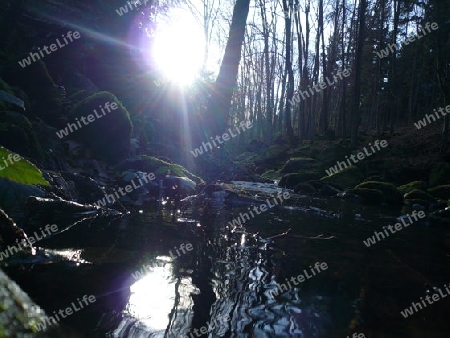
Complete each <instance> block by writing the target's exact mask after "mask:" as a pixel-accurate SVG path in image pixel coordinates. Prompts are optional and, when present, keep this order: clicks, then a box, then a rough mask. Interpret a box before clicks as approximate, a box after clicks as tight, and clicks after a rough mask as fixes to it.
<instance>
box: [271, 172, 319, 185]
mask: <svg viewBox="0 0 450 338" xmlns="http://www.w3.org/2000/svg"><path fill="white" fill-rule="evenodd" d="M319 178H320V174H318V173H317V172H302V173H297V174H286V175H284V176H283V177H282V178H281V180H280V182H279V183H278V186H279V187H283V188H288V189H293V188H294V187H295V186H296V185H297V184H299V183H304V182H306V181H311V180H318V179H319Z"/></svg>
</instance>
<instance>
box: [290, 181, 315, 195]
mask: <svg viewBox="0 0 450 338" xmlns="http://www.w3.org/2000/svg"><path fill="white" fill-rule="evenodd" d="M294 192H295V193H297V194H301V193H303V194H315V193H317V190H316V188H314V187H313V186H312V185H311V184H308V183H299V184H297V185H296V186H295V187H294Z"/></svg>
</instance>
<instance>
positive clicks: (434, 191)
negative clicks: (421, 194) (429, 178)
mask: <svg viewBox="0 0 450 338" xmlns="http://www.w3.org/2000/svg"><path fill="white" fill-rule="evenodd" d="M428 193H429V194H430V195H431V196H433V197H436V198H439V199H441V200H448V199H449V198H450V185H449V184H447V185H438V186H437V187H434V188H430V189H428Z"/></svg>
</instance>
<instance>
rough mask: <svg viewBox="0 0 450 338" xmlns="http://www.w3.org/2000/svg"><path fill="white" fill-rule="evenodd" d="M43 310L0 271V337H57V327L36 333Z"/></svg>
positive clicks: (42, 318)
mask: <svg viewBox="0 0 450 338" xmlns="http://www.w3.org/2000/svg"><path fill="white" fill-rule="evenodd" d="M45 317H46V315H45V313H44V310H42V309H41V308H40V307H39V306H37V305H36V304H35V303H33V301H32V300H31V299H30V297H29V296H28V295H27V294H26V293H25V292H24V291H23V290H22V289H21V288H20V287H19V286H18V285H17V284H16V283H15V282H14V281H12V280H11V279H10V278H9V277H8V276H7V275H6V274H5V273H4V272H3V271H2V270H0V337H57V336H58V334H57V332H56V331H57V330H58V327H57V325H53V326H51V327H49V328H48V329H47V330H46V329H44V330H43V331H40V332H39V331H38V328H37V324H38V323H40V322H41V321H43V320H44V319H45Z"/></svg>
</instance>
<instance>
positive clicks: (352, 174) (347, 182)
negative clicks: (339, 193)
mask: <svg viewBox="0 0 450 338" xmlns="http://www.w3.org/2000/svg"><path fill="white" fill-rule="evenodd" d="M320 180H321V181H322V182H324V183H327V184H331V185H333V186H337V187H339V188H341V189H346V188H353V187H354V186H355V185H357V184H358V183H361V182H362V181H363V180H364V174H363V172H362V171H361V170H360V169H359V168H357V167H355V166H350V167H348V168H345V169H343V170H341V171H339V172H337V173H335V174H332V175H329V176H325V177H322V178H321V179H320Z"/></svg>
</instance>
